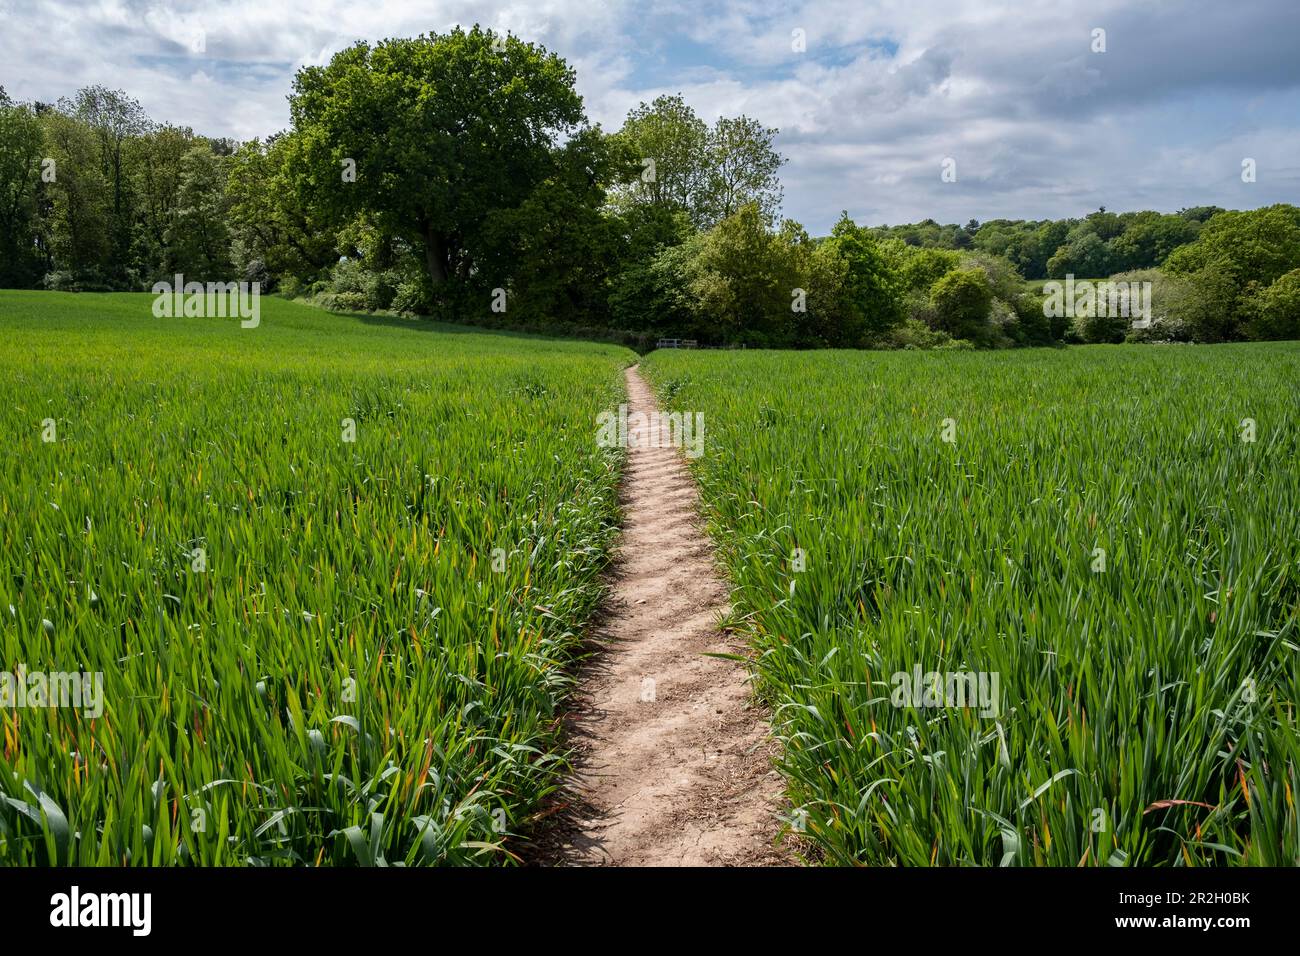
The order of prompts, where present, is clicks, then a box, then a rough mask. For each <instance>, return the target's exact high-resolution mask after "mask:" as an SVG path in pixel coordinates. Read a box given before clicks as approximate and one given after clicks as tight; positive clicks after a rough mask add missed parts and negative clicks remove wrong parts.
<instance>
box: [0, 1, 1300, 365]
mask: <svg viewBox="0 0 1300 956" xmlns="http://www.w3.org/2000/svg"><path fill="white" fill-rule="evenodd" d="M575 79H576V78H575V75H574V72H573V70H572V69H571V68H570V66H569V65H568V64H567V63H566V62H565V61H564V60H563V59H561V58H560V57H558V56H556V55H555V54H553V53H550V52H548V51H547V50H546V49H545V48H544V47H541V46H539V45H537V44H532V43H528V42H525V41H523V40H521V39H519V38H517V37H513V36H506V35H500V34H496V33H493V32H491V31H488V30H484V29H481V28H479V27H477V26H476V27H473V28H471V29H468V30H464V29H455V30H453V31H451V32H450V33H446V34H431V35H428V36H422V37H416V38H408V39H392V40H385V41H383V42H380V43H377V44H373V45H372V44H368V43H363V42H359V43H357V44H355V45H353V46H351V47H349V48H347V49H345V50H343V51H341V52H340V53H338V54H336V55H335V56H334V57H333V58H332V59H331V60H330V62H329V63H327V64H325V65H321V66H310V67H305V68H303V69H301V70H300V71H299V72H298V74H297V75H296V77H295V78H294V81H293V87H292V91H291V94H290V116H291V125H290V127H289V128H288V129H287V130H284V131H281V132H279V133H277V134H275V135H273V136H270V137H268V138H266V139H265V140H262V139H254V140H251V141H249V142H244V143H236V142H233V141H231V140H228V139H222V138H211V137H206V136H202V135H198V134H196V133H194V132H193V131H192V130H191V129H189V128H185V127H177V126H172V125H169V124H159V123H155V122H153V121H152V120H151V119H150V118H149V117H148V116H147V115H146V114H145V111H144V110H143V109H142V108H141V106H140V104H139V103H138V102H137V101H135V100H134V99H132V98H131V97H130V96H128V95H127V94H125V93H123V92H121V91H114V90H108V89H105V88H103V87H91V88H88V89H83V90H81V91H79V92H78V93H76V94H75V95H73V96H71V97H67V98H65V99H61V100H59V101H58V102H57V103H54V104H44V103H17V102H14V101H13V100H11V99H10V98H9V97H8V96H7V95H5V94H4V92H3V90H2V89H0V285H3V286H6V287H19V288H42V287H43V288H50V289H63V290H72V291H98V290H132V289H148V288H149V287H150V286H151V285H152V284H153V283H154V282H156V281H159V280H164V279H170V278H171V277H172V276H174V275H175V274H177V273H181V274H183V275H184V276H185V278H186V279H187V280H197V281H222V282H228V281H236V280H244V281H256V282H259V283H261V285H262V288H263V290H264V291H268V292H277V293H279V294H283V295H287V296H294V297H305V298H310V299H312V300H313V301H316V302H317V303H319V304H321V305H324V306H326V307H329V308H335V309H341V310H348V311H363V310H369V311H393V312H400V313H410V314H414V315H421V316H431V317H435V318H440V319H445V320H450V321H457V322H471V323H478V324H487V325H494V326H499V327H508V328H514V329H527V330H534V331H551V332H566V333H572V334H582V335H589V336H599V337H610V338H617V339H620V340H622V341H627V342H629V343H631V344H644V343H650V342H652V341H653V339H655V338H657V337H660V336H670V337H679V338H694V339H697V340H699V341H701V342H706V343H715V344H747V345H752V346H769V347H850V348H862V347H917V348H936V347H948V348H969V347H996V346H1008V345H1048V344H1054V343H1058V342H1063V341H1115V340H1119V339H1123V338H1125V337H1128V338H1133V339H1146V340H1154V339H1159V340H1187V341H1223V340H1230V339H1234V338H1280V337H1297V336H1300V316H1298V315H1297V314H1296V301H1297V298H1298V297H1297V296H1296V294H1295V287H1296V286H1297V285H1298V284H1300V283H1298V282H1297V278H1296V272H1295V270H1296V268H1297V267H1298V266H1300V238H1298V237H1300V225H1298V224H1300V219H1298V218H1297V210H1296V209H1295V208H1294V207H1290V206H1279V207H1272V209H1270V210H1256V211H1255V212H1250V213H1235V212H1227V211H1224V210H1220V209H1217V208H1215V207H1202V208H1198V209H1185V210H1182V211H1180V212H1178V213H1174V214H1161V213H1156V212H1136V213H1120V214H1116V213H1111V212H1107V211H1106V210H1105V209H1101V210H1098V211H1097V212H1096V213H1093V214H1091V215H1089V216H1086V217H1084V218H1082V219H1079V220H1049V221H1013V220H992V221H989V222H985V223H982V224H981V223H978V222H975V221H971V222H969V223H967V224H966V225H965V226H956V225H947V226H941V225H939V224H938V223H936V222H934V221H933V220H926V221H924V222H921V223H917V224H914V225H905V226H881V227H876V228H869V227H865V226H861V225H858V224H857V223H855V222H854V221H853V220H852V219H850V218H849V217H848V215H847V214H845V215H842V216H841V218H840V220H839V221H838V222H837V223H836V224H835V226H834V228H833V229H832V230H831V233H830V235H827V236H821V237H813V236H810V235H809V234H808V232H807V231H806V230H805V229H804V228H803V227H802V226H801V225H800V224H799V223H797V222H794V221H792V220H790V219H783V218H781V216H780V206H781V199H782V189H781V182H780V175H779V174H780V169H781V167H782V165H783V163H784V159H783V157H782V156H781V155H780V154H779V152H778V151H777V150H776V148H775V140H776V136H777V130H775V129H772V128H769V127H766V126H765V125H764V124H762V123H761V122H759V121H758V120H755V119H753V118H751V117H747V116H737V117H720V118H718V119H717V120H715V121H714V122H713V123H707V122H705V121H704V120H703V119H701V118H700V117H699V116H698V115H697V114H696V113H695V111H694V110H693V109H692V108H691V106H690V105H689V104H688V103H687V102H686V101H685V100H684V99H683V98H682V97H681V96H661V97H658V98H657V99H655V100H654V101H652V102H649V103H642V104H640V105H639V106H637V107H636V108H635V109H633V110H632V111H631V112H630V113H629V115H628V116H627V118H626V120H625V121H624V123H623V124H622V126H621V127H620V129H618V130H617V131H614V132H606V131H604V130H602V129H601V128H600V127H599V126H598V125H595V124H592V123H591V122H590V121H589V120H588V119H587V117H586V115H585V112H584V108H583V103H582V100H581V97H580V96H579V95H578V93H577V92H576V89H575ZM1135 270H1137V271H1135ZM1142 270H1145V271H1142ZM1139 272H1140V273H1141V274H1142V275H1143V276H1144V278H1143V279H1142V281H1152V282H1153V284H1154V285H1155V287H1156V290H1157V292H1156V295H1155V301H1156V309H1155V311H1156V313H1157V316H1156V319H1157V320H1156V321H1154V322H1153V323H1151V325H1150V326H1149V327H1147V328H1146V329H1143V330H1141V333H1140V334H1139V333H1138V332H1137V331H1136V330H1134V329H1132V328H1131V327H1130V326H1129V324H1128V323H1120V322H1117V321H1112V319H1113V317H1110V316H1076V317H1071V318H1068V319H1062V318H1061V317H1050V316H1049V315H1048V311H1047V310H1045V309H1044V307H1043V298H1042V295H1041V293H1040V291H1039V290H1037V289H1035V288H1034V287H1033V286H1032V284H1029V283H1027V282H1026V279H1027V278H1028V279H1035V278H1049V277H1057V276H1065V275H1067V274H1072V275H1075V276H1080V277H1085V276H1086V277H1103V276H1108V275H1111V274H1112V273H1124V274H1126V275H1138V274H1139Z"/></svg>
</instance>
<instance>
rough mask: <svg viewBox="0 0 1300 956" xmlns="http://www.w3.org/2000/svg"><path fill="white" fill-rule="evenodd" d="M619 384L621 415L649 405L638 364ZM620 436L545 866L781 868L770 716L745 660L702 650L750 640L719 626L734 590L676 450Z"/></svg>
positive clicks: (731, 648) (725, 649)
mask: <svg viewBox="0 0 1300 956" xmlns="http://www.w3.org/2000/svg"><path fill="white" fill-rule="evenodd" d="M627 386H628V413H629V416H632V415H635V413H636V412H638V411H640V412H645V413H647V414H649V413H650V412H652V411H654V410H655V407H656V406H655V399H654V395H653V393H652V392H651V390H650V388H649V386H648V385H647V384H646V383H645V380H644V379H642V378H641V376H640V375H639V374H638V372H637V370H636V368H635V367H633V368H630V369H628V371H627ZM634 434H635V432H634ZM629 445H631V446H633V447H632V448H631V449H630V450H629V452H628V464H627V470H626V472H625V474H624V480H623V490H622V496H623V509H624V530H623V536H622V539H621V540H620V543H619V547H618V551H617V553H616V555H615V559H614V570H613V575H612V578H611V580H610V593H609V597H608V601H607V606H606V613H605V616H604V618H603V621H602V623H601V626H600V630H599V632H598V634H597V644H598V648H599V649H598V650H597V652H596V654H595V655H594V656H593V658H592V659H591V660H590V661H589V662H588V663H587V664H586V665H585V666H584V667H583V669H582V672H581V673H580V675H579V686H578V690H577V693H576V695H575V700H574V709H573V712H572V713H571V714H570V717H569V721H568V723H569V739H570V742H571V744H572V745H573V747H574V748H575V751H576V753H575V760H576V771H575V774H574V776H573V777H572V778H571V780H570V783H569V786H568V789H567V791H565V792H562V793H561V794H560V799H559V802H560V803H561V804H565V805H567V810H566V812H565V813H563V814H562V815H561V819H560V820H559V821H558V822H557V823H556V824H555V826H554V827H553V828H552V830H551V832H550V833H549V835H548V836H546V837H544V838H543V840H542V847H543V854H542V855H543V859H542V860H541V861H539V862H546V863H552V864H559V865H578V866H591V865H616V866H709V865H714V866H726V865H739V866H755V865H769V864H780V863H787V862H789V857H788V855H787V854H786V853H784V852H783V851H782V849H781V848H780V847H779V846H775V845H774V840H775V838H776V835H777V832H778V830H779V827H780V823H779V821H778V819H777V816H776V815H777V813H778V810H779V806H780V804H779V801H780V794H781V781H780V778H779V776H778V775H777V773H776V772H775V771H774V770H772V768H771V749H770V747H771V745H770V742H769V737H768V729H769V728H768V723H767V720H766V718H765V715H764V713H763V711H762V709H761V708H760V707H759V706H758V705H757V704H755V703H754V701H753V700H752V698H751V695H750V691H749V686H748V684H747V683H746V681H745V678H746V673H745V669H744V666H743V665H742V664H740V663H738V662H736V661H731V660H723V659H719V658H716V657H708V656H705V655H707V654H718V653H722V654H736V653H740V652H742V651H743V650H744V648H743V647H741V646H739V644H738V643H737V642H734V641H733V640H732V639H731V638H730V637H729V636H728V635H727V634H726V633H724V632H722V631H721V630H719V628H718V625H717V622H718V619H719V618H720V616H721V615H722V614H723V612H725V611H726V609H727V593H728V592H727V586H726V584H725V583H724V581H723V580H722V579H721V577H720V576H719V574H718V571H717V569H716V567H715V564H714V558H713V551H712V548H711V546H710V544H709V541H708V539H707V538H706V537H705V535H704V534H703V532H702V531H701V529H700V527H699V525H700V518H699V513H698V510H697V508H698V494H697V491H696V487H695V483H694V482H693V480H692V479H691V477H690V474H689V472H688V471H687V468H686V462H685V460H684V458H683V455H682V452H681V451H680V450H679V449H676V448H672V447H662V446H661V447H636V444H635V442H634V441H632V436H629Z"/></svg>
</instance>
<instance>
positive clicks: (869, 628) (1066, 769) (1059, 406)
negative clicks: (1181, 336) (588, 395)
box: [645, 343, 1300, 866]
mask: <svg viewBox="0 0 1300 956" xmlns="http://www.w3.org/2000/svg"><path fill="white" fill-rule="evenodd" d="M645 369H646V372H647V374H648V375H649V376H650V377H651V378H652V380H653V382H654V383H655V384H656V387H657V389H658V390H659V392H660V394H661V395H662V396H663V397H664V399H665V400H667V401H668V402H669V403H670V405H671V406H672V407H673V408H676V409H678V410H689V411H699V412H702V413H703V414H704V416H705V420H706V423H707V428H706V434H707V447H706V450H705V454H704V455H703V456H702V457H701V458H699V459H697V460H696V461H695V463H694V465H693V467H694V468H695V471H696V474H697V476H698V478H699V480H700V482H701V484H702V491H703V495H704V499H705V503H706V507H707V510H708V513H709V518H710V521H711V527H712V531H713V533H714V535H715V536H716V538H717V540H718V541H719V543H720V545H721V549H722V558H723V560H724V561H725V564H726V567H727V569H728V571H729V572H730V575H731V578H732V581H733V584H734V587H735V593H734V595H733V603H734V604H735V612H734V613H735V619H736V624H737V626H739V627H741V628H743V629H744V630H745V631H746V632H747V633H748V634H750V635H751V637H752V640H753V642H754V644H755V648H756V650H757V652H758V673H759V676H760V683H761V687H762V690H763V692H764V693H765V694H766V695H767V696H768V698H769V700H770V701H771V703H772V704H773V706H774V709H775V715H776V716H775V723H776V729H777V734H778V736H779V737H780V739H781V740H782V742H783V743H784V752H783V754H782V756H781V767H782V769H783V772H784V773H785V775H786V777H787V778H788V783H789V792H790V795H791V798H792V804H793V810H792V812H791V822H792V826H794V827H795V828H796V829H802V830H803V831H804V833H805V835H806V838H807V841H808V843H810V844H811V846H812V848H813V853H814V854H815V855H818V854H819V855H820V856H821V858H822V859H824V860H826V861H828V862H832V863H867V864H894V863H896V864H909V865H928V864H940V865H943V864H948V865H952V864H978V865H993V866H996V865H999V864H1004V865H1009V864H1017V865H1032V864H1047V865H1060V866H1075V865H1106V864H1110V865H1122V864H1127V865H1148V866H1152V865H1159V866H1164V865H1170V866H1176V865H1206V864H1208V865H1236V864H1275V865H1276V864H1288V865H1290V864H1295V863H1296V862H1297V856H1298V855H1300V822H1298V820H1297V813H1296V806H1295V800H1296V796H1297V787H1298V786H1300V776H1298V770H1297V768H1298V767H1300V737H1298V736H1297V731H1296V704H1297V701H1300V647H1298V646H1297V645H1298V644H1300V631H1298V627H1297V624H1298V622H1297V616H1298V615H1300V432H1298V431H1297V426H1298V424H1300V386H1298V384H1297V383H1300V345H1297V344H1296V343H1278V344H1271V345H1263V344H1261V345H1227V346H1213V347H1191V348H1187V347H1184V348H1169V349H1147V350H1142V349H1138V348H1129V347H1118V348H1115V347H1087V348H1073V349H1070V350H1060V351H1038V350H1031V351H1022V352H1017V353H982V354H952V355H942V354H925V353H889V354H882V353H852V352H820V353H794V352H730V353H716V352H715V353H695V354H689V353H680V352H658V353H655V354H654V355H652V356H651V357H650V358H649V359H648V361H647V362H646V363H645ZM1247 419H1249V420H1250V421H1246V420H1247ZM945 439H951V441H948V440H945ZM800 569H802V570H800ZM931 674H936V675H939V676H938V677H937V678H932V677H930V676H929V675H931ZM952 674H962V675H975V677H976V678H978V684H977V685H976V684H973V683H963V682H965V681H966V680H967V678H966V677H962V678H960V680H959V681H958V682H957V683H955V684H953V683H949V682H948V678H947V676H945V675H952ZM899 675H901V678H900V676H899ZM977 687H978V691H979V692H980V694H981V695H982V692H983V691H984V690H986V689H987V690H989V691H993V694H992V695H991V696H990V697H989V699H988V700H987V701H986V700H985V699H984V698H983V696H980V699H979V702H978V703H979V706H955V705H954V702H956V703H957V704H960V702H961V700H962V698H961V697H960V696H957V695H956V694H954V693H953V690H962V689H968V691H967V697H966V698H965V699H966V701H967V703H969V702H970V701H971V696H970V695H971V694H974V693H976V688H977ZM936 688H937V689H939V690H941V691H942V693H931V692H930V691H931V690H932V689H936ZM918 689H920V690H921V693H920V694H919V695H918V694H917V690H918ZM985 704H988V705H989V706H984V705H985Z"/></svg>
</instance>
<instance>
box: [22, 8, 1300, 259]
mask: <svg viewBox="0 0 1300 956" xmlns="http://www.w3.org/2000/svg"><path fill="white" fill-rule="evenodd" d="M0 21H2V22H3V23H4V25H5V29H4V31H3V32H2V33H0V85H3V86H4V87H5V88H6V89H7V90H8V91H9V93H10V94H11V95H12V96H15V97H17V98H19V99H42V100H54V99H57V98H58V97H60V96H62V95H66V94H68V93H71V92H72V91H73V90H74V89H75V88H76V87H78V86H82V85H86V84H91V83H102V84H104V85H108V86H113V87H120V88H122V89H125V90H126V91H127V92H129V93H131V94H132V95H134V96H135V97H137V98H138V99H139V100H140V101H141V102H142V103H143V104H144V105H145V107H146V109H148V111H149V113H150V114H151V115H152V116H153V117H154V118H155V119H157V120H164V121H168V122H172V123H178V124H185V125H190V126H192V127H194V129H195V130H196V131H198V132H202V133H207V134H210V135H226V136H234V137H236V138H240V139H244V138H249V137H252V136H265V135H267V134H269V133H272V132H275V131H276V130H278V129H281V128H283V127H284V126H286V125H287V123H288V107H287V103H286V96H287V94H288V91H289V85H290V80H291V78H292V76H293V73H294V71H295V70H296V69H297V68H298V67H300V66H302V65H304V64H310V63H320V62H323V61H325V60H327V59H328V58H329V56H330V55H331V54H332V53H334V52H336V51H337V50H339V49H341V48H343V47H345V46H347V45H348V44H350V43H351V42H353V41H354V40H356V39H367V40H376V39H380V38H382V37H384V36H397V35H402V36H409V35H415V34H418V33H421V32H426V31H429V30H445V29H447V28H449V27H451V26H453V25H455V24H458V23H459V24H465V25H468V24H470V23H474V22H481V23H483V24H484V25H486V26H491V27H494V28H497V29H509V30H511V31H512V32H514V33H516V34H518V35H520V36H522V37H524V38H526V39H531V40H536V41H538V42H541V43H543V44H544V45H546V46H547V47H548V48H549V49H551V50H553V51H555V52H557V53H559V54H561V55H562V56H564V57H565V58H566V59H568V60H569V61H570V62H571V63H572V64H573V65H574V67H575V69H576V70H577V73H578V83H579V89H580V91H581V92H582V94H583V96H584V99H585V102H586V104H587V111H588V115H589V116H590V117H591V119H593V120H594V121H598V122H600V123H601V124H602V125H604V126H605V128H607V129H616V128H617V127H618V126H619V125H620V123H621V121H622V119H623V117H624V116H625V115H626V114H627V111H628V109H629V108H631V107H632V106H634V105H635V104H636V103H638V102H639V101H641V100H648V99H651V98H653V97H654V96H656V95H658V94H660V93H676V92H681V93H683V94H684V95H685V96H686V98H687V99H688V100H689V101H690V102H691V103H692V104H693V105H694V106H695V108H696V110H697V111H698V112H699V113H700V114H701V115H702V116H704V117H705V118H706V119H712V118H713V117H715V116H717V115H720V114H727V115H734V114H736V113H742V112H743V113H746V114H749V115H751V116H754V117H756V118H758V119H760V120H762V121H763V122H765V123H767V124H768V125H769V126H774V127H777V128H779V129H780V130H781V133H780V136H779V138H778V146H779V148H780V149H781V151H782V153H783V154H784V155H785V156H786V158H787V160H788V163H787V165H786V167H785V168H784V170H783V174H782V179H783V182H784V183H785V208H784V212H785V214H786V215H787V216H790V217H792V218H794V219H798V220H799V221H800V222H802V223H803V224H804V225H805V226H807V227H808V228H809V229H810V230H811V231H813V232H814V233H820V232H824V231H826V230H827V229H828V228H829V227H830V225H831V223H832V222H833V221H834V220H835V218H836V217H837V216H838V214H839V211H840V210H841V209H845V210H847V211H848V212H849V214H850V215H851V216H853V217H854V218H855V219H857V220H858V221H859V222H867V223H872V224H878V223H882V222H889V223H897V222H908V221H915V220H919V219H923V218H926V217H930V218H934V219H938V220H940V221H942V222H965V221H966V220H967V219H970V218H972V217H973V218H977V219H981V220H984V219H991V218H996V217H1011V218H1045V217H1058V216H1071V215H1082V214H1085V213H1087V212H1089V211H1091V210H1093V209H1095V208H1097V206H1099V205H1105V206H1106V207H1107V208H1108V209H1113V210H1117V211H1122V210H1126V209H1140V208H1154V209H1161V210H1175V209H1178V208H1180V207H1183V206H1191V205H1204V204H1211V203H1213V204H1218V205H1222V206H1229V207H1236V208H1254V207H1256V206H1262V205H1267V204H1270V203H1274V202H1300V96H1298V95H1297V94H1298V93H1300V56H1297V48H1296V41H1295V37H1297V36H1300V3H1296V2H1295V0H1233V2H1227V3H1225V2H1222V0H1215V2H1211V0H1181V2H1169V0H1165V2H1161V0H1154V2H1153V0H1099V2H1091V3H1082V2H1072V0H1052V2H1021V3H1002V2H997V0H943V2H933V3H930V2H918V0H912V2H902V0H817V2H799V0H793V2H789V3H775V2H768V3H757V2H746V0H737V2H681V0H665V2H645V0H640V2H637V3H625V2H608V0H606V2H601V0H536V2H523V0H520V2H515V3H505V4H493V3H491V2H490V0H489V2H470V0H447V2H437V0H435V2H428V0H426V2H406V0H400V2H399V0H368V2H364V3H358V2H355V0H347V2H342V0H269V2H268V0H226V2H206V3H204V2H192V0H181V2H175V3H165V2H141V0H98V2H71V0H26V2H19V0H0ZM1096 29H1102V30H1105V40H1106V49H1105V52H1094V51H1093V49H1092V46H1093V43H1094V41H1093V31H1094V30H1096ZM795 31H802V35H803V37H804V43H803V49H802V50H799V49H796V47H797V46H798V44H795V43H794V42H793V38H794V37H795V35H796V34H795ZM199 40H201V42H198V41H199ZM1247 157H1249V158H1251V159H1254V160H1255V162H1256V166H1257V179H1256V181H1255V182H1254V183H1243V182H1242V181H1241V162H1242V160H1243V159H1245V158H1247ZM946 158H951V159H953V160H954V161H955V163H956V170H957V180H956V182H943V181H942V180H941V176H940V172H941V169H942V163H943V161H944V159H946Z"/></svg>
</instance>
